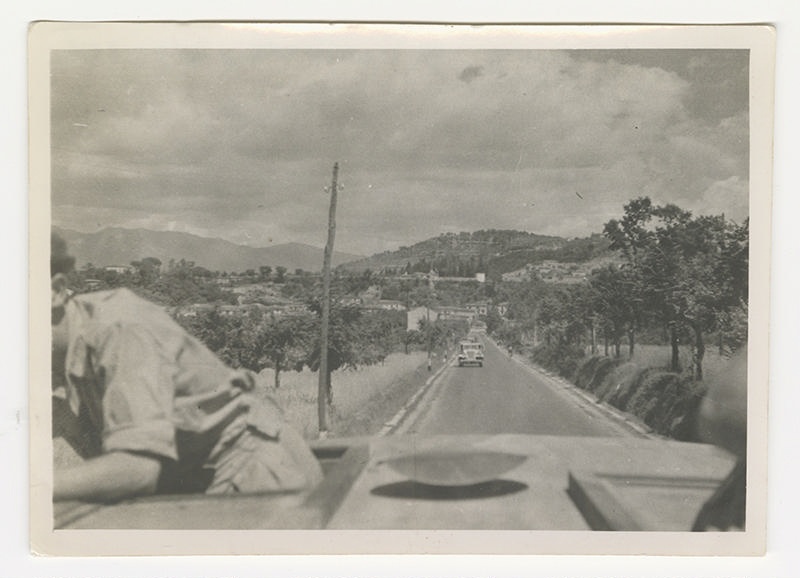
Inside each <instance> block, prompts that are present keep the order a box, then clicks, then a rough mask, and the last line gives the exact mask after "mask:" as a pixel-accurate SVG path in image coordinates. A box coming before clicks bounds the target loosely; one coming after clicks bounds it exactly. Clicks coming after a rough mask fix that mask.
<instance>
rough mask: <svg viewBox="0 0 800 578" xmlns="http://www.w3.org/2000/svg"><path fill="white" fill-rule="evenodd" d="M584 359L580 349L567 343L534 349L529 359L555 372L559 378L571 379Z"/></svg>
mask: <svg viewBox="0 0 800 578" xmlns="http://www.w3.org/2000/svg"><path fill="white" fill-rule="evenodd" d="M583 358H584V352H583V348H582V347H578V346H576V345H570V344H567V343H557V344H555V345H540V346H538V347H535V348H534V350H533V353H532V355H531V359H533V361H535V362H536V363H538V364H539V365H541V366H543V367H546V368H547V369H550V370H552V371H556V372H557V373H558V374H559V375H560V376H561V377H566V378H570V379H571V378H573V377H574V376H575V373H576V372H577V370H578V366H579V365H580V362H581V360H582V359H583Z"/></svg>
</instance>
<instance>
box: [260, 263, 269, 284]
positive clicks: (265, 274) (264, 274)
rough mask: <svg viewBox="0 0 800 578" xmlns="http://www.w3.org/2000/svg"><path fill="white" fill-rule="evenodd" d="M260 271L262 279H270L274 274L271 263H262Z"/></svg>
mask: <svg viewBox="0 0 800 578" xmlns="http://www.w3.org/2000/svg"><path fill="white" fill-rule="evenodd" d="M258 273H259V275H260V278H261V280H262V281H269V279H270V277H271V276H272V267H270V266H269V265H262V266H261V267H259V268H258Z"/></svg>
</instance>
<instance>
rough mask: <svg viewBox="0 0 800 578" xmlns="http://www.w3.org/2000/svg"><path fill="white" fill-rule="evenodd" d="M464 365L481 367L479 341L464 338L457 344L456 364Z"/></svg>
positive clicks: (481, 346)
mask: <svg viewBox="0 0 800 578" xmlns="http://www.w3.org/2000/svg"><path fill="white" fill-rule="evenodd" d="M464 365H478V367H483V344H482V343H481V342H480V341H473V340H466V341H461V342H460V343H459V344H458V366H459V367H463V366H464Z"/></svg>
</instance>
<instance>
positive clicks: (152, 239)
mask: <svg viewBox="0 0 800 578" xmlns="http://www.w3.org/2000/svg"><path fill="white" fill-rule="evenodd" d="M53 230H54V231H56V232H58V233H59V234H60V235H61V236H62V237H63V238H64V239H65V240H66V241H67V244H68V246H69V250H70V253H72V254H73V255H74V256H75V259H76V266H77V267H82V266H84V265H86V264H87V263H91V264H93V265H95V266H106V265H129V264H130V263H131V261H139V260H141V259H143V258H144V257H156V258H158V259H160V260H161V262H162V263H164V264H167V263H169V261H170V259H174V260H175V261H180V260H181V259H185V260H186V261H194V263H195V264H196V265H198V266H201V267H205V268H206V269H209V270H211V271H227V272H241V271H246V270H247V269H256V270H257V269H258V268H259V267H261V266H264V265H268V266H270V267H273V268H275V267H286V269H288V270H289V271H294V270H295V269H303V270H305V271H319V270H321V269H322V257H323V250H322V249H320V248H317V247H312V246H311V245H304V244H302V243H284V244H280V245H274V246H272V247H248V246H245V245H237V244H235V243H231V242H229V241H224V240H222V239H215V238H207V237H200V236H198V235H192V234H190V233H178V232H174V231H151V230H148V229H124V228H120V227H109V228H106V229H102V230H100V231H97V232H96V233H80V232H77V231H72V230H70V229H63V228H60V227H53ZM362 258H363V255H352V254H349V253H340V252H336V251H334V254H333V256H332V262H333V264H334V265H341V264H343V263H346V262H349V261H353V260H357V259H362Z"/></svg>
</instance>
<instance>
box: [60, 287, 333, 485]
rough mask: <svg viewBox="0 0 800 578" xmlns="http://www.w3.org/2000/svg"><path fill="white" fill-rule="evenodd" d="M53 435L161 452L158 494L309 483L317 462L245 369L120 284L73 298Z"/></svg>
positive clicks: (93, 448)
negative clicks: (233, 365) (258, 392)
mask: <svg viewBox="0 0 800 578" xmlns="http://www.w3.org/2000/svg"><path fill="white" fill-rule="evenodd" d="M72 301H73V303H74V307H72V308H71V309H68V314H69V315H70V318H69V324H68V327H69V332H70V333H69V346H68V350H67V357H66V372H65V375H66V383H64V384H61V385H62V386H63V389H61V394H62V395H61V397H59V396H58V395H54V401H53V420H54V424H53V436H54V437H63V438H64V439H66V440H67V441H68V442H69V444H70V445H71V446H72V447H73V448H74V450H75V451H76V452H77V453H78V454H79V455H80V456H81V457H82V458H83V459H88V458H91V457H94V456H97V455H99V454H101V453H107V452H113V451H127V452H132V453H139V454H144V455H149V456H153V457H156V458H158V459H159V460H160V461H161V463H162V474H161V480H160V482H159V491H160V492H168V493H175V492H192V491H205V492H207V493H236V492H241V493H252V492H264V491H276V490H294V489H300V488H303V487H309V486H311V485H314V484H316V483H317V482H318V481H319V480H320V479H321V476H322V473H321V469H320V467H319V464H318V463H317V461H316V459H315V458H314V456H313V454H312V453H311V451H310V450H309V449H308V447H307V445H306V444H305V442H304V441H303V440H302V439H301V437H300V436H299V434H297V433H296V432H295V431H294V430H293V429H292V428H291V427H290V426H288V425H287V424H286V423H285V422H284V420H283V416H282V412H281V410H280V409H279V408H278V406H277V405H276V404H275V402H273V401H272V400H271V399H269V398H268V397H266V395H263V396H260V395H259V396H256V395H255V394H254V393H253V391H252V389H253V385H254V379H253V376H252V374H251V373H250V372H247V371H233V370H231V369H230V368H229V367H227V366H226V365H225V364H224V363H222V362H221V361H220V360H219V359H218V358H217V357H216V356H215V355H214V354H213V353H212V352H211V351H210V350H209V349H207V348H206V347H205V346H204V345H203V344H202V343H200V342H199V341H198V340H197V339H195V338H194V337H192V336H191V335H189V334H188V333H187V332H186V331H185V330H184V329H183V328H182V327H180V325H178V324H177V323H176V322H175V321H174V320H172V319H171V318H170V317H169V315H168V314H167V313H166V312H164V311H163V310H162V309H161V308H160V307H158V306H156V305H154V304H152V303H150V302H148V301H145V300H143V299H141V298H139V297H138V296H136V295H135V294H133V293H132V292H131V291H129V290H127V289H116V290H112V291H101V292H97V293H89V294H84V295H78V296H75V297H73V298H72Z"/></svg>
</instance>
